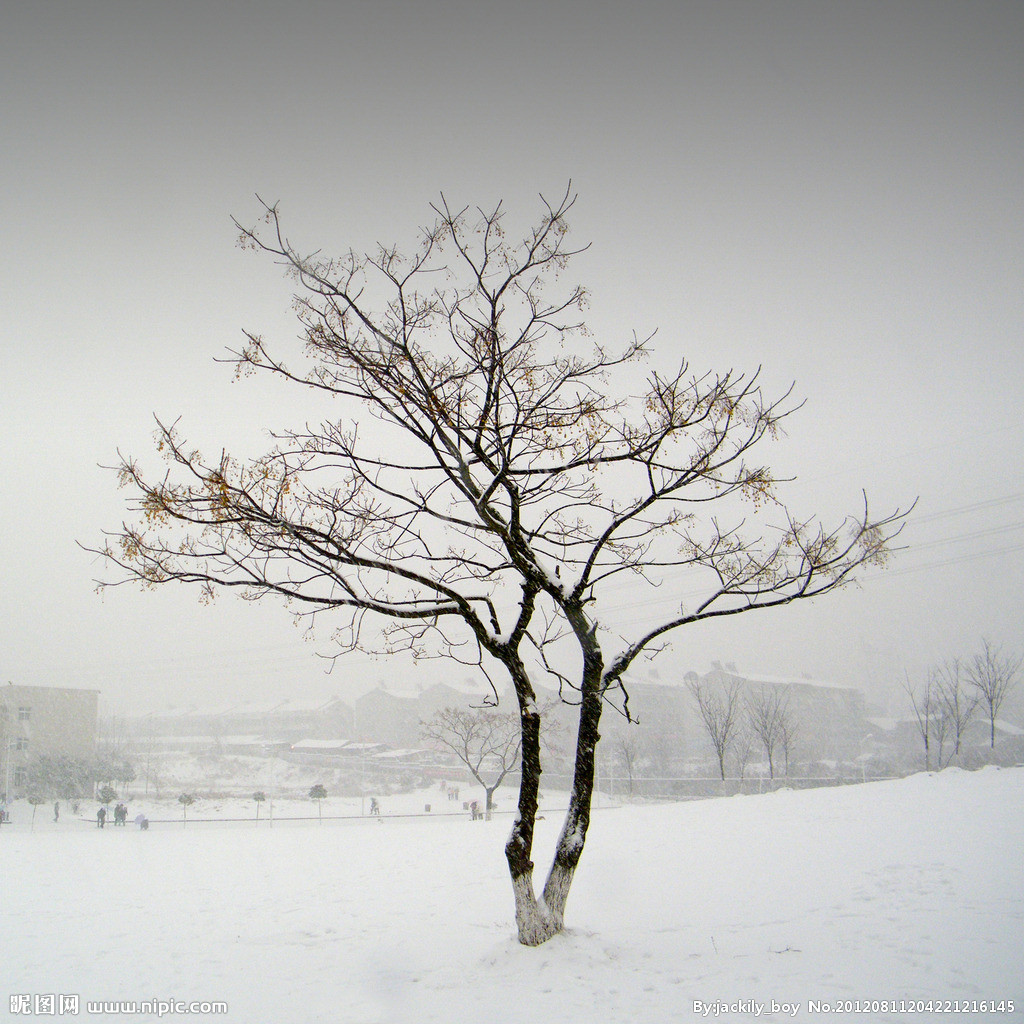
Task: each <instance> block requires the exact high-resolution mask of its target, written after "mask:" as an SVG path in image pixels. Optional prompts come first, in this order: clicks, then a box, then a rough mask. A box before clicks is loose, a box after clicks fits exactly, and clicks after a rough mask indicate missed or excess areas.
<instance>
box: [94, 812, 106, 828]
mask: <svg viewBox="0 0 1024 1024" xmlns="http://www.w3.org/2000/svg"><path fill="white" fill-rule="evenodd" d="M106 820H107V809H106V808H105V807H101V808H100V809H99V810H98V811H97V812H96V824H97V826H98V827H99V828H103V826H104V824H105V823H106Z"/></svg>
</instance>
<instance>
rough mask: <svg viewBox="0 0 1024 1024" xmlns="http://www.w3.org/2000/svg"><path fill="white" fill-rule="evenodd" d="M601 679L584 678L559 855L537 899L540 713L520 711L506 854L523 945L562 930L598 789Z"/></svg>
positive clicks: (542, 940)
mask: <svg viewBox="0 0 1024 1024" xmlns="http://www.w3.org/2000/svg"><path fill="white" fill-rule="evenodd" d="M599 678H600V674H599V673H598V674H597V678H596V679H595V678H592V679H590V680H588V681H585V683H584V687H583V697H582V701H581V704H580V724H579V732H578V734H577V739H576V761H575V766H574V770H573V785H572V792H571V794H570V798H569V808H568V810H567V811H566V815H565V821H564V823H563V825H562V831H561V834H560V835H559V837H558V844H557V846H556V848H555V856H554V860H553V862H552V865H551V870H550V872H549V873H548V878H547V881H546V882H545V884H544V891H543V894H542V895H541V898H540V899H538V898H537V895H536V893H535V891H534V887H533V867H534V865H533V861H532V859H531V855H532V849H533V835H534V823H535V821H536V817H537V796H538V793H539V790H540V775H541V765H540V715H539V714H537V713H536V711H533V712H525V711H524V713H523V715H522V725H523V743H522V767H523V772H522V784H521V785H520V789H519V813H518V814H517V816H516V821H515V823H514V824H513V826H512V832H511V835H510V836H509V839H508V843H507V844H506V846H505V856H506V858H507V860H508V865H509V871H510V873H511V875H512V891H513V894H514V896H515V904H516V926H517V928H518V932H519V941H520V942H521V943H522V944H523V945H525V946H539V945H540V944H541V943H543V942H546V941H547V940H548V939H550V938H551V937H552V936H553V935H557V934H558V932H560V931H561V930H562V927H563V923H564V917H565V904H566V900H567V899H568V897H569V889H570V887H571V885H572V880H573V876H574V875H575V873H576V866H577V864H579V860H580V855H581V854H582V853H583V844H584V842H585V840H586V836H587V829H588V828H589V826H590V804H591V799H592V797H593V793H594V764H595V758H594V755H595V750H596V747H597V742H598V740H599V739H600V735H599V733H598V724H599V723H600V719H601V697H600V691H599V689H598V685H597V682H598V680H599Z"/></svg>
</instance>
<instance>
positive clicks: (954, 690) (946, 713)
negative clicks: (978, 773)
mask: <svg viewBox="0 0 1024 1024" xmlns="http://www.w3.org/2000/svg"><path fill="white" fill-rule="evenodd" d="M962 675H963V667H962V665H961V663H960V659H959V658H954V659H953V660H952V661H947V662H946V663H945V664H944V665H942V666H940V667H939V668H936V669H934V686H933V691H934V693H935V694H936V697H937V700H938V710H939V715H938V720H937V721H936V724H938V721H942V722H944V723H945V725H946V729H947V730H948V731H949V733H950V734H951V736H952V739H953V752H952V753H951V754H950V759H952V758H954V757H955V758H959V757H960V745H961V743H962V742H963V737H964V733H965V732H966V730H967V726H968V725H969V724H970V721H971V719H972V718H973V717H974V711H975V709H976V708H977V706H978V699H979V698H978V696H976V695H975V696H972V695H970V694H968V693H967V692H966V690H965V689H964V686H963V680H962Z"/></svg>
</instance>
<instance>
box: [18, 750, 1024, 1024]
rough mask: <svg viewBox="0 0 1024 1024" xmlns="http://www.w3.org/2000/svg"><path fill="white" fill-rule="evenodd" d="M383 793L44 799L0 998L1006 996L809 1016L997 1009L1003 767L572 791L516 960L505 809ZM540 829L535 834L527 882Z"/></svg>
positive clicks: (580, 1007)
mask: <svg viewBox="0 0 1024 1024" xmlns="http://www.w3.org/2000/svg"><path fill="white" fill-rule="evenodd" d="M507 797H508V795H507V794H506V798H507ZM250 804H251V801H250ZM388 809H389V808H388V805H387V804H385V817H384V818H383V820H381V821H376V820H373V819H366V820H357V821H355V822H352V821H337V822H336V821H327V820H325V821H324V823H323V825H318V824H317V822H316V821H307V822H301V823H292V824H290V825H288V826H287V827H275V828H273V829H271V828H267V827H265V823H261V824H260V826H259V827H258V828H257V827H245V826H241V825H238V826H233V827H230V828H229V827H221V826H217V825H198V824H197V825H195V826H191V825H190V826H189V827H187V828H183V827H176V826H174V825H169V824H168V825H160V826H158V827H154V828H152V829H150V830H149V831H147V832H141V831H138V830H137V829H135V828H134V827H133V826H132V825H131V824H130V823H129V826H128V827H127V828H124V829H116V830H115V829H112V828H111V827H110V826H108V827H107V828H105V829H104V830H102V831H101V830H99V829H97V828H95V826H89V825H86V824H83V823H81V822H75V823H65V822H64V820H63V818H62V822H61V827H57V826H54V827H50V828H49V829H47V828H46V827H44V826H43V824H42V821H41V817H42V816H43V815H45V814H46V813H47V808H46V806H45V805H44V806H43V807H41V808H40V809H39V814H40V818H37V824H36V829H35V831H30V830H29V828H28V823H27V820H25V821H20V820H16V822H15V825H14V826H11V827H8V826H5V827H4V829H3V831H2V833H0V879H2V885H3V890H2V901H3V912H2V915H0V948H2V950H3V953H4V975H5V979H6V981H7V988H8V989H9V992H10V993H11V994H17V993H75V994H78V995H79V996H80V999H81V1001H82V1002H81V1005H82V1013H81V1015H80V1018H79V1019H87V1020H103V1019H109V1020H149V1019H156V1017H155V1015H149V1016H147V1015H134V1016H133V1015H127V1014H126V1015H120V1016H114V1015H106V1016H105V1015H102V1014H96V1015H90V1014H88V1013H86V1012H85V1001H86V1000H90V1001H91V1000H115V999H116V1000H121V1001H128V1000H157V999H165V1000H170V999H175V1000H223V1001H225V1002H227V1003H228V1006H229V1008H230V1009H229V1013H228V1014H227V1015H219V1016H214V1015H204V1016H195V1015H193V1016H191V1017H190V1019H193V1020H197V1019H202V1020H222V1021H229V1022H238V1024H259V1022H264V1021H265V1022H276V1024H309V1022H315V1021H325V1022H326V1021H331V1022H338V1024H377V1022H380V1024H406V1022H408V1024H456V1022H458V1024H461V1022H466V1024H477V1022H479V1024H485V1022H486V1024H506V1022H507V1024H512V1022H513V1021H515V1022H521V1021H531V1022H537V1024H546V1022H562V1021H566V1020H586V1021H588V1022H590V1024H664V1022H673V1021H692V1020H699V1019H702V1018H701V1015H700V1012H699V1011H698V1010H697V1009H695V1006H696V1005H697V1004H698V1003H700V1004H703V1005H704V1006H711V1007H713V1008H715V1009H716V1010H719V1011H720V1012H718V1013H717V1016H716V1015H715V1014H714V1013H713V1012H712V1013H709V1014H708V1016H707V1017H705V1018H703V1019H715V1020H725V1021H730V1022H739V1021H748V1020H793V1019H795V1020H799V1021H817V1020H822V1019H825V1018H824V1017H823V1016H822V1015H821V1013H820V1012H819V1013H813V1014H812V1013H811V1012H810V1009H809V1006H810V1001H811V1000H815V1001H824V1002H827V1003H829V1004H831V1005H835V1004H836V1003H837V1001H840V1000H861V1001H865V1000H866V1001H871V1000H889V1001H893V1002H898V1001H899V1000H907V1001H911V1000H947V999H949V1000H954V999H956V1000H983V999H984V1000H1013V1001H1014V1007H1015V1009H1014V1012H1013V1013H1001V1014H984V1015H975V1014H971V1013H967V1014H963V1013H961V1014H953V1015H950V1014H929V1013H927V1012H924V1013H917V1012H912V1013H902V1012H872V1013H841V1012H840V1013H830V1014H828V1019H829V1020H848V1021H864V1022H868V1021H911V1020H920V1021H925V1020H951V1019H955V1020H965V1021H966V1020H977V1019H986V1020H989V1019H990V1020H1000V1021H1002V1020H1024V970H1022V965H1024V955H1022V952H1021V950H1022V949H1024V769H1009V770H1003V771H1000V770H996V769H986V770H983V771H980V772H976V773H966V772H960V771H955V770H953V771H946V772H943V773H940V774H934V775H918V776H913V777H911V778H908V779H903V780H899V781H895V782H881V783H872V784H867V785H863V786H851V787H846V788H842V789H820V790H809V791H803V792H795V791H782V792H778V793H774V794H768V795H765V796H759V797H733V798H729V799H721V800H709V801H702V802H693V803H687V804H676V805H648V806H627V807H621V808H607V809H600V808H599V809H598V810H597V811H596V812H595V815H594V819H593V823H592V826H591V830H590V835H589V837H588V841H587V848H586V850H585V852H584V855H583V860H582V862H581V866H580V870H579V872H578V874H577V878H576V882H575V885H574V888H573V891H572V893H571V894H570V897H569V904H568V908H567V923H568V930H567V931H566V933H565V934H563V935H561V936H558V937H556V938H555V939H553V940H552V941H550V942H548V943H546V944H545V945H543V946H541V947H539V948H537V949H526V948H524V947H521V946H519V945H518V943H517V942H516V941H515V936H514V914H513V906H512V899H511V886H510V883H509V879H508V873H507V869H506V866H505V862H504V856H503V845H504V839H505V836H506V834H507V831H508V828H509V823H510V818H509V817H508V816H499V817H497V818H496V819H495V820H494V821H491V822H470V821H469V820H468V816H459V817H442V818H430V817H420V818H396V817H392V818H389V817H388V816H387V811H388ZM420 809H421V810H422V808H420ZM328 810H329V809H328V807H327V806H326V804H325V808H324V811H325V814H327V813H328ZM131 813H132V814H134V813H135V807H134V805H131ZM196 813H197V814H198V813H200V812H199V810H198V809H197V811H196ZM306 813H310V812H309V811H307V812H306ZM312 813H315V808H314V809H313V812H312ZM49 817H50V818H52V814H50V815H49ZM560 823H561V822H560V815H558V814H556V813H547V814H546V815H545V818H544V820H543V821H541V822H539V823H538V824H539V828H538V837H537V843H536V846H535V860H536V862H537V864H538V872H537V874H538V878H537V887H538V888H539V887H540V886H541V885H542V884H543V871H544V869H545V868H546V866H547V862H548V858H549V856H550V851H551V850H552V848H553V843H554V839H555V836H556V834H557V830H558V828H559V826H560ZM0 997H2V999H0V1014H5V1013H6V1012H7V1009H8V995H7V993H0ZM773 1000H774V1001H776V1002H778V1003H791V1004H797V1005H798V1010H797V1014H796V1015H795V1016H792V1015H790V1014H789V1013H788V1012H783V1011H781V1010H780V1011H778V1012H776V1013H774V1014H773V1013H771V1012H770V1004H771V1002H772V1001H773ZM757 1004H764V1009H763V1011H762V1012H761V1013H760V1014H758V1012H757V1011H758V1005H757ZM172 1018H173V1019H184V1017H183V1015H178V1016H174V1015H168V1016H165V1017H164V1018H163V1019H165V1020H166V1019H172ZM11 1019H25V1018H24V1017H20V1018H19V1017H13V1016H12V1017H11ZM37 1019H38V1018H37ZM56 1019H59V1018H56Z"/></svg>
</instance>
